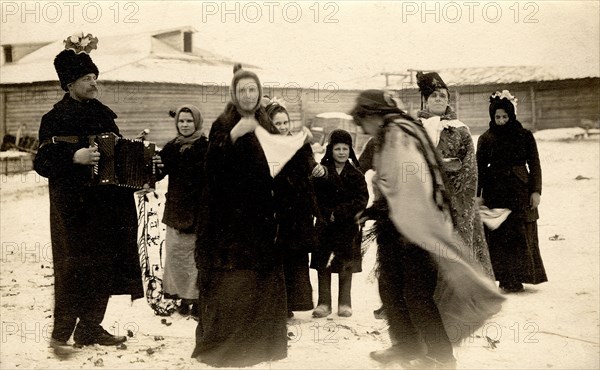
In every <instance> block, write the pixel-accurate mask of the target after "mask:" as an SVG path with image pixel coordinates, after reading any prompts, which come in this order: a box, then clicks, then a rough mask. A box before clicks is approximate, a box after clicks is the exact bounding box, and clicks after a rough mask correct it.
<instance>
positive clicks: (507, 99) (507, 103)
mask: <svg viewBox="0 0 600 370" xmlns="http://www.w3.org/2000/svg"><path fill="white" fill-rule="evenodd" d="M517 101H518V100H517V98H515V97H514V96H512V95H511V93H510V92H509V91H508V90H503V91H502V92H500V91H496V92H495V93H493V94H492V95H490V108H489V113H490V118H491V120H492V121H494V120H495V115H496V110H498V109H504V111H505V112H506V114H508V118H509V120H510V121H516V119H517Z"/></svg>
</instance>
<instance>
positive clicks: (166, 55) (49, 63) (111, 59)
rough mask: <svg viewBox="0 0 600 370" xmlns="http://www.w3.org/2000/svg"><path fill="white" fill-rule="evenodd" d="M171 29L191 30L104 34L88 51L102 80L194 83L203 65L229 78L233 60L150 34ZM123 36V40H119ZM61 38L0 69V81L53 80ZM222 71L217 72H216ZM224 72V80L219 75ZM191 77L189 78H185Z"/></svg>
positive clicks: (61, 46)
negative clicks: (181, 47) (176, 45)
mask: <svg viewBox="0 0 600 370" xmlns="http://www.w3.org/2000/svg"><path fill="white" fill-rule="evenodd" d="M175 31H182V32H183V31H186V32H187V31H193V29H191V28H189V29H188V28H181V29H180V28H178V29H173V30H167V31H165V30H163V31H158V32H157V31H154V32H143V33H137V34H132V35H127V36H123V35H115V36H107V37H104V38H102V39H100V40H99V42H98V49H97V50H93V51H92V52H91V53H90V54H91V57H92V59H93V60H94V63H95V64H96V65H97V66H98V69H99V70H100V76H101V77H100V78H101V79H102V80H104V81H128V82H129V81H131V82H134V81H135V82H139V81H145V82H169V83H190V82H191V83H197V81H198V76H200V77H202V78H206V77H204V76H206V74H205V73H202V72H203V71H204V68H206V67H213V68H209V70H210V72H211V73H213V75H214V74H216V77H215V78H213V80H219V82H220V81H221V80H223V81H227V82H229V81H231V76H232V66H233V64H234V62H233V61H232V60H231V59H229V58H227V57H224V56H220V55H217V54H215V53H212V52H209V51H207V50H204V49H200V48H194V49H193V50H192V52H191V53H184V52H182V51H179V50H177V49H175V48H174V47H172V46H171V45H169V44H167V43H166V42H164V41H161V40H158V39H157V38H155V37H153V36H156V35H160V34H165V33H169V32H175ZM124 39H126V40H127V42H124V41H123V40H124ZM62 48H63V41H62V40H58V41H55V42H52V43H50V44H48V45H46V46H44V47H41V48H40V49H38V50H36V51H34V52H32V53H30V54H28V55H26V56H24V57H23V58H21V59H20V60H18V61H17V62H15V63H9V64H4V65H3V66H2V68H1V69H0V83H2V84H20V83H32V82H42V81H57V80H58V76H57V75H56V71H55V70H54V66H53V61H54V58H55V57H56V55H57V54H58V53H59V52H60V50H62ZM220 70H222V71H221V72H219V71H220ZM225 74H226V75H227V78H226V79H221V78H220V76H221V75H223V76H225ZM190 75H191V76H193V79H194V80H193V81H188V80H187V78H189V77H190Z"/></svg>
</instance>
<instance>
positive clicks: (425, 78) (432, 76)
mask: <svg viewBox="0 0 600 370" xmlns="http://www.w3.org/2000/svg"><path fill="white" fill-rule="evenodd" d="M417 85H418V86H419V91H421V96H423V97H424V98H425V100H427V98H429V95H431V94H433V92H434V91H435V90H437V89H446V90H448V86H446V83H445V82H444V80H442V78H441V77H440V75H439V74H437V72H429V73H423V72H417Z"/></svg>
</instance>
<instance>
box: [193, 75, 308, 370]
mask: <svg viewBox="0 0 600 370" xmlns="http://www.w3.org/2000/svg"><path fill="white" fill-rule="evenodd" d="M236 67H237V66H236ZM260 90H261V86H260V81H259V79H258V77H257V76H256V74H254V73H252V72H249V71H245V70H243V69H236V71H235V73H234V78H233V81H232V83H231V98H232V103H228V105H227V107H226V108H225V112H224V113H223V114H221V116H220V117H219V118H218V119H217V120H216V121H215V122H214V123H213V126H212V128H211V133H210V136H209V148H208V151H207V154H206V174H207V185H206V191H205V197H204V199H205V201H204V204H205V205H206V206H207V207H206V208H204V210H203V213H204V214H203V215H202V216H201V222H200V225H199V229H198V241H197V250H196V253H197V255H196V263H197V264H198V266H199V275H200V296H201V298H200V299H201V313H200V322H199V325H198V327H197V329H196V348H195V349H194V352H193V354H192V357H195V358H197V359H198V360H199V361H201V362H204V363H207V364H209V365H211V366H226V367H239V366H251V365H255V364H257V363H260V362H263V361H273V360H278V359H282V358H285V357H286V356H287V328H286V321H287V315H286V311H287V310H286V307H287V304H286V293H285V292H286V291H285V281H284V272H283V263H282V251H281V250H280V249H279V248H277V246H276V245H275V238H276V235H277V222H276V219H275V212H276V209H277V208H276V199H275V196H274V181H273V177H274V176H273V175H274V174H273V172H272V171H275V170H280V168H278V167H276V166H275V165H274V162H272V161H271V160H269V159H268V158H270V155H271V152H270V151H266V148H265V145H264V144H263V143H261V139H260V138H261V137H264V135H269V133H272V134H276V136H277V137H280V138H283V137H282V136H280V135H278V134H277V130H276V129H275V128H274V127H273V126H272V125H271V124H270V122H269V120H268V117H267V116H266V113H265V110H264V108H261V107H260V106H259V100H260V97H261V96H262V94H261V92H260ZM272 136H275V135H272ZM301 144H302V142H301ZM299 148H300V146H298V147H297V148H296V149H295V150H294V152H295V151H297V150H298V149H299ZM291 155H293V153H291ZM291 155H290V157H289V158H291ZM289 158H287V159H288V160H289ZM269 162H271V163H269ZM279 163H281V162H279ZM277 172H278V171H277Z"/></svg>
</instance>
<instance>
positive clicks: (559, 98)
mask: <svg viewBox="0 0 600 370" xmlns="http://www.w3.org/2000/svg"><path fill="white" fill-rule="evenodd" d="M195 33H196V30H194V29H193V28H191V27H183V28H176V29H169V30H160V31H156V32H144V33H137V34H133V35H125V36H124V35H119V36H107V37H102V36H101V35H97V36H99V39H100V43H99V48H98V50H95V51H93V52H92V58H93V60H94V62H95V63H96V65H98V67H99V69H100V76H99V90H100V94H99V99H100V100H101V101H102V102H103V103H105V104H106V105H108V106H109V107H110V108H111V109H113V110H114V111H115V112H116V113H117V115H118V116H119V118H118V120H117V124H118V125H119V127H120V128H121V130H122V132H123V134H124V135H125V136H135V135H136V134H137V133H139V132H140V131H142V130H143V129H145V128H149V129H150V135H149V137H148V139H149V140H151V141H154V142H157V143H158V144H159V145H163V144H164V143H166V142H167V141H168V140H170V139H171V138H173V137H174V135H175V132H176V131H175V128H174V124H173V119H172V118H170V117H169V115H168V111H169V110H171V109H175V108H177V107H178V106H179V105H181V104H195V105H197V106H198V107H200V109H201V111H202V113H203V117H204V123H205V126H204V129H205V130H208V129H209V128H210V124H211V123H212V122H213V121H214V120H215V119H216V118H217V116H218V115H219V114H220V113H221V112H222V111H223V108H224V106H225V104H226V103H227V102H228V101H229V91H228V89H229V83H230V81H231V77H232V68H233V65H234V64H235V62H234V61H233V60H231V59H229V58H227V57H224V56H220V55H217V54H214V53H212V52H210V51H208V50H205V49H201V48H199V47H197V46H196V45H194V42H196V40H195V39H194V38H193V37H192V35H194V34H195ZM123 40H126V41H127V42H123ZM32 45H33V46H32ZM2 46H3V48H4V50H3V51H4V54H5V56H6V55H9V54H10V58H6V60H10V62H5V63H4V65H3V66H2V68H1V70H0V135H2V136H4V134H6V133H14V132H16V131H17V130H18V128H19V127H24V126H23V125H26V128H27V130H28V131H29V132H30V133H32V134H34V135H36V134H37V131H38V129H39V124H40V120H41V117H42V115H43V114H44V113H46V112H48V111H49V110H50V109H51V108H52V106H53V105H54V104H55V103H56V102H57V101H58V100H60V99H61V98H62V96H63V94H64V92H63V91H62V90H61V89H60V86H59V83H58V78H57V76H56V72H55V70H54V67H53V64H52V62H53V60H54V57H55V56H56V55H57V54H58V53H59V52H60V50H62V48H63V42H62V40H58V41H55V42H52V43H37V44H31V43H29V44H22V45H19V44H11V45H2ZM242 64H244V63H243V61H242ZM245 67H246V68H248V69H251V70H254V71H256V72H257V74H258V75H259V77H260V78H261V80H262V82H263V85H265V87H264V90H265V91H264V92H265V93H266V94H268V95H270V96H276V97H279V98H282V99H283V100H284V101H285V102H286V106H287V108H288V110H289V112H290V114H291V118H292V120H293V121H296V122H301V123H303V124H305V125H309V126H310V124H311V123H312V122H313V121H314V117H315V116H316V115H317V114H319V113H324V112H344V113H348V112H349V111H350V110H351V109H352V107H353V105H354V102H355V99H356V97H357V96H358V94H359V92H360V91H361V90H364V89H369V88H387V89H390V90H394V91H395V92H396V93H397V95H398V96H399V97H400V98H401V99H402V101H403V102H404V105H405V109H407V110H408V111H410V112H411V113H415V112H416V110H418V109H419V108H420V97H419V93H418V90H417V87H416V85H415V84H414V70H409V73H408V74H406V73H404V76H397V75H401V74H387V75H383V74H377V75H375V76H366V77H364V78H355V79H351V80H347V79H346V80H342V79H336V78H335V77H332V78H331V79H329V80H328V81H335V82H327V83H322V84H320V85H318V84H315V83H314V81H315V79H314V78H313V79H312V80H311V77H313V76H306V75H303V76H292V75H290V74H287V73H285V72H282V71H272V70H265V69H261V68H258V67H257V66H252V65H248V64H246V65H245ZM438 72H439V73H440V75H441V76H442V78H443V79H444V80H445V81H446V83H447V84H448V85H449V86H450V91H451V104H452V105H453V106H454V107H455V109H456V111H457V113H458V115H459V118H460V119H461V120H462V121H463V122H465V123H466V124H467V125H469V126H470V127H471V131H472V132H473V133H474V134H480V133H481V132H483V131H484V130H485V129H486V128H487V125H488V122H489V117H488V112H487V109H488V97H489V95H490V94H491V93H492V92H493V91H495V90H503V89H508V90H510V91H511V92H512V93H513V94H514V95H515V96H517V97H518V99H519V106H518V117H519V120H520V121H521V122H522V123H523V124H524V125H525V126H526V127H528V128H531V129H534V130H539V129H546V128H557V127H573V126H578V125H580V124H581V121H582V120H591V121H598V120H600V107H599V101H598V99H597V96H598V92H599V89H600V79H599V76H598V73H597V71H596V72H595V73H587V74H585V73H584V74H583V75H581V73H580V75H574V74H573V73H576V72H578V71H575V72H573V71H560V70H559V71H555V70H550V69H548V68H540V67H491V68H468V69H448V70H439V71H438ZM569 73H570V74H569Z"/></svg>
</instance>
